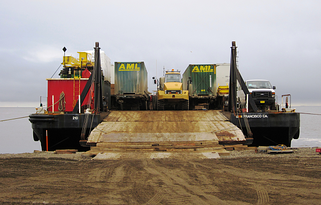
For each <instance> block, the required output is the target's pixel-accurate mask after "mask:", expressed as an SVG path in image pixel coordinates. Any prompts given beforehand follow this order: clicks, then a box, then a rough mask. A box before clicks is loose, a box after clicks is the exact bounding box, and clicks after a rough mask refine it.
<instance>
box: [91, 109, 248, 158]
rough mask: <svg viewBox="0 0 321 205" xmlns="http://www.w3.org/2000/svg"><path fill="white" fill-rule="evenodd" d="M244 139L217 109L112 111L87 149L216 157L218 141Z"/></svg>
mask: <svg viewBox="0 0 321 205" xmlns="http://www.w3.org/2000/svg"><path fill="white" fill-rule="evenodd" d="M245 141H246V139H245V137H244V135H243V133H242V131H241V130H239V128H237V127H236V126H235V125H233V124H232V123H230V122H229V121H228V119H227V118H226V117H225V116H224V115H223V114H221V113H220V111H217V110H202V111H111V113H110V114H109V115H108V117H106V118H105V119H104V120H103V122H101V123H100V124H99V125H98V126H97V127H96V128H95V129H94V130H93V131H92V132H91V134H90V136H89V137H88V141H87V144H91V145H92V144H95V145H96V146H93V147H91V150H90V151H89V152H91V153H95V154H98V153H100V155H101V154H104V155H105V156H106V158H124V157H125V158H127V157H133V156H136V157H138V155H139V156H140V157H144V158H145V157H147V158H163V157H164V158H167V157H174V156H176V157H179V156H180V155H181V154H182V153H184V155H185V156H186V155H195V156H197V157H198V158H217V156H218V153H220V152H221V153H223V152H226V151H225V150H224V147H223V146H222V145H220V142H229V143H232V144H233V143H234V144H240V143H243V142H245ZM155 152H158V153H155ZM187 153H189V154H187Z"/></svg>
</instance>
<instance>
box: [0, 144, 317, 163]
mask: <svg viewBox="0 0 321 205" xmlns="http://www.w3.org/2000/svg"><path fill="white" fill-rule="evenodd" d="M317 148H319V147H290V148H288V149H289V150H293V153H278V154H272V153H270V154H269V153H266V152H264V151H263V152H262V151H258V150H257V149H256V150H255V149H254V148H253V147H252V148H249V149H245V150H232V151H227V152H226V153H228V154H226V153H225V154H224V155H221V156H220V157H218V158H216V159H232V158H293V157H294V158H298V157H299V158H302V157H320V158H321V154H319V153H317V152H316V149H317ZM154 153H157V152H156V151H154ZM158 153H159V152H158ZM187 153H188V152H187ZM93 157H94V156H93V155H92V154H91V153H90V151H87V152H75V153H63V154H60V153H55V151H48V152H47V151H38V150H35V151H34V152H33V153H17V154H0V159H11V158H44V159H49V158H56V159H67V160H77V161H83V160H91V159H93ZM127 159H128V158H127ZM129 159H130V158H129ZM113 160H115V159H113ZM116 160H117V159H116ZM118 160H121V159H118Z"/></svg>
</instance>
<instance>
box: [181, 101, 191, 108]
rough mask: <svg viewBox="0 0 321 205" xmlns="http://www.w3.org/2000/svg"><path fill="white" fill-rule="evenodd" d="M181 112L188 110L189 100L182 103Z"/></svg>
mask: <svg viewBox="0 0 321 205" xmlns="http://www.w3.org/2000/svg"><path fill="white" fill-rule="evenodd" d="M182 110H189V100H187V101H185V102H183V105H182Z"/></svg>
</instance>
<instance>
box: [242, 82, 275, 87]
mask: <svg viewBox="0 0 321 205" xmlns="http://www.w3.org/2000/svg"><path fill="white" fill-rule="evenodd" d="M247 87H248V88H249V89H260V88H263V89H272V86H271V83H270V82H269V81H248V82H247Z"/></svg>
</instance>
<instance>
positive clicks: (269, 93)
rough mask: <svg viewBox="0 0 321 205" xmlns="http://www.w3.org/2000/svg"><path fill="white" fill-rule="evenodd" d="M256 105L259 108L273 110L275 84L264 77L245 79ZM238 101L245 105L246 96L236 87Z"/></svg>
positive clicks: (274, 107)
mask: <svg viewBox="0 0 321 205" xmlns="http://www.w3.org/2000/svg"><path fill="white" fill-rule="evenodd" d="M245 84H246V86H247V88H248V90H249V92H250V95H251V97H252V99H253V100H254V102H255V104H256V106H257V107H258V108H259V109H261V110H275V109H276V105H275V89H276V87H275V86H272V85H271V83H270V81H268V80H264V79H253V80H247V81H245ZM237 95H238V98H237V99H238V102H239V104H240V105H241V106H242V107H244V108H245V107H246V96H245V95H244V92H242V90H240V89H238V92H237Z"/></svg>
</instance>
